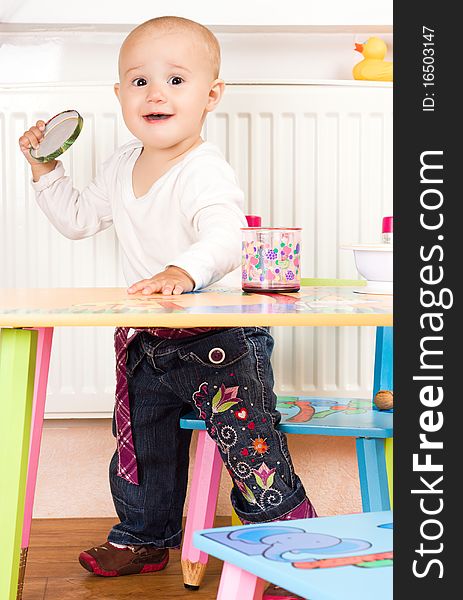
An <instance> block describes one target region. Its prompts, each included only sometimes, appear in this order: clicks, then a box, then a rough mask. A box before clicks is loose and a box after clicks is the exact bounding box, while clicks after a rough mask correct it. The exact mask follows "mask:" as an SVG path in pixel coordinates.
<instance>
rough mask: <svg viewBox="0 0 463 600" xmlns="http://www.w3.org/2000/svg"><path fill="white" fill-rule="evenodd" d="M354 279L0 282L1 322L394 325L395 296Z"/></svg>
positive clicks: (13, 324) (48, 324)
mask: <svg viewBox="0 0 463 600" xmlns="http://www.w3.org/2000/svg"><path fill="white" fill-rule="evenodd" d="M354 289H355V288H353V287H325V286H320V287H317V286H313V287H302V288H301V290H300V292H298V293H293V294H247V293H244V292H242V291H241V289H228V288H217V287H216V288H213V287H212V288H208V289H207V290H204V291H199V292H193V293H190V294H183V295H181V296H162V295H161V294H153V295H152V296H143V295H141V294H137V295H129V294H128V293H127V291H126V289H125V288H49V289H26V288H23V289H21V288H18V289H0V326H3V327H5V326H6V327H54V326H89V325H100V326H104V325H108V326H126V327H154V326H156V327H205V326H207V327H235V326H241V327H242V326H247V325H249V326H259V325H260V326H267V325H291V326H293V325H307V326H322V325H328V326H338V325H371V326H391V325H392V296H380V295H369V294H359V293H356V292H355V291H354Z"/></svg>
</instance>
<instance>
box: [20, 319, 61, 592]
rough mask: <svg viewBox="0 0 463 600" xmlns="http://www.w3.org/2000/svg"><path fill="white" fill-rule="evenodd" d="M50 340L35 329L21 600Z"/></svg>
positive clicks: (50, 330)
mask: <svg viewBox="0 0 463 600" xmlns="http://www.w3.org/2000/svg"><path fill="white" fill-rule="evenodd" d="M52 339H53V328H52V327H46V328H45V327H42V328H40V329H38V341H37V360H36V367H35V385H34V402H33V407H32V428H31V439H30V447H29V466H28V469H27V484H26V502H25V507H24V525H23V533H22V542H21V555H20V561H19V576H18V594H17V600H21V598H22V594H23V587H24V576H25V572H26V563H27V552H28V549H29V537H30V532H31V523H32V511H33V508H34V495H35V485H36V482H37V470H38V467H39V455H40V442H41V440H42V429H43V415H44V412H45V401H46V397H47V383H48V370H49V366H50V353H51V345H52Z"/></svg>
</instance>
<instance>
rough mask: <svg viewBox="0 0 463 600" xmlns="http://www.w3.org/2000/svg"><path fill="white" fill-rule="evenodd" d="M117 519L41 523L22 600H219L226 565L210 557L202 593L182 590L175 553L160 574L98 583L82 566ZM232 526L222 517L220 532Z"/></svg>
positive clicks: (33, 536) (218, 521) (34, 526)
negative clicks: (84, 555) (85, 552)
mask: <svg viewBox="0 0 463 600" xmlns="http://www.w3.org/2000/svg"><path fill="white" fill-rule="evenodd" d="M113 522H114V520H113V519H38V520H34V521H33V523H32V531H31V540H30V546H29V554H28V559H27V568H26V581H25V585H24V594H23V600H71V599H72V600H128V599H129V598H135V597H137V598H140V599H141V598H146V599H147V600H170V599H171V598H176V599H177V598H184V599H190V600H206V599H207V600H215V598H216V595H217V589H218V585H219V578H220V572H221V569H222V563H221V561H219V560H217V559H216V558H213V557H211V558H210V559H209V563H208V568H207V571H206V575H205V577H204V580H203V583H202V586H201V588H200V589H199V590H198V591H195V592H192V591H188V590H186V589H185V588H184V587H183V579H182V572H181V566H180V550H172V551H171V553H170V561H169V564H168V566H167V567H166V569H164V570H163V571H160V572H159V573H146V574H145V575H127V576H125V577H97V576H95V575H92V574H91V573H88V571H85V569H83V568H82V567H81V566H80V564H79V561H78V560H77V557H78V555H79V553H80V552H81V551H82V550H85V549H87V548H90V547H91V546H94V545H98V544H101V543H103V542H104V541H105V540H106V535H107V533H108V531H109V529H110V528H111V526H112V524H113ZM229 524H230V519H229V518H228V517H218V518H217V519H216V522H215V526H219V527H220V526H222V527H224V526H225V525H229Z"/></svg>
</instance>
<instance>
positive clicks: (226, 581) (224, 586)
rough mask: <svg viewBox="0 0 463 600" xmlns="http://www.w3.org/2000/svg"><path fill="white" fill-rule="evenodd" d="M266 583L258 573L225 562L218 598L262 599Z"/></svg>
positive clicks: (219, 599)
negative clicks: (254, 573)
mask: <svg viewBox="0 0 463 600" xmlns="http://www.w3.org/2000/svg"><path fill="white" fill-rule="evenodd" d="M265 585H266V582H265V581H264V580H263V579H260V578H259V577H257V575H253V574H252V573H248V572H247V571H243V569H240V568H239V567H236V566H235V565H231V564H230V563H227V562H225V563H224V564H223V569H222V576H221V577H220V585H219V591H218V593H217V600H261V599H262V594H263V592H264V588H265Z"/></svg>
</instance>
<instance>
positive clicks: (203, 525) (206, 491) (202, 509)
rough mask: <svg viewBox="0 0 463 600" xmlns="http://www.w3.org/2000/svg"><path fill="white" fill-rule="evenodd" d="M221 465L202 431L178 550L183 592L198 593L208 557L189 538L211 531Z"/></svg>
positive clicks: (218, 455) (211, 443)
mask: <svg viewBox="0 0 463 600" xmlns="http://www.w3.org/2000/svg"><path fill="white" fill-rule="evenodd" d="M222 465H223V462H222V459H221V457H220V454H219V451H218V449H217V446H216V444H215V442H214V441H213V440H212V438H210V437H209V435H208V434H207V432H206V431H199V432H198V445H197V448H196V458H195V464H194V470H193V481H192V482H191V490H190V499H189V505H188V518H187V522H186V526H185V533H184V536H183V546H182V571H183V581H184V585H185V587H186V588H187V589H193V590H196V589H198V588H199V586H200V584H201V581H202V578H203V576H204V572H205V570H206V565H207V560H208V555H207V554H206V553H205V552H200V551H199V550H198V549H197V548H195V547H194V546H193V534H194V532H195V531H196V530H197V529H207V528H209V527H213V523H214V517H215V509H216V506H217V498H218V494H219V483H220V474H221V472H222Z"/></svg>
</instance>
